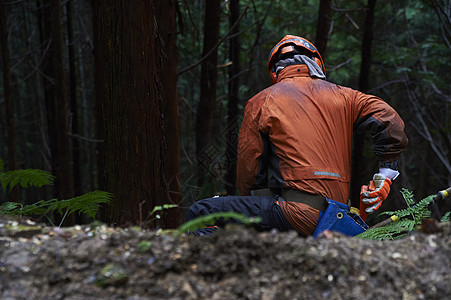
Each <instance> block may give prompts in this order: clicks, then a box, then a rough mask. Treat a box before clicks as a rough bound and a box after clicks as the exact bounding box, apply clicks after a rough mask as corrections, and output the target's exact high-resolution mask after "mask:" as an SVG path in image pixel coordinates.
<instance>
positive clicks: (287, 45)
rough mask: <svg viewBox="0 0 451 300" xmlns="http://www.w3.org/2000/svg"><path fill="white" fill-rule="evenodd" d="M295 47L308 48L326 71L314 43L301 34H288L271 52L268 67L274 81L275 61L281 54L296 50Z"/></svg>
mask: <svg viewBox="0 0 451 300" xmlns="http://www.w3.org/2000/svg"><path fill="white" fill-rule="evenodd" d="M295 48H298V49H299V48H301V49H302V50H307V51H308V52H310V53H311V54H312V56H313V59H314V60H315V62H316V63H317V64H318V66H320V68H321V69H322V70H323V72H324V73H326V69H325V67H324V62H323V59H322V57H321V55H320V54H319V52H318V50H317V49H316V47H315V46H314V45H313V44H312V43H310V42H309V41H308V40H306V39H304V38H302V37H299V36H295V35H286V36H284V38H283V39H282V40H281V41H280V42H278V43H277V45H275V46H274V48H272V50H271V52H269V57H268V69H269V73H270V74H271V79H272V82H273V83H276V81H277V75H276V69H275V63H276V62H277V61H278V58H279V57H280V55H281V54H285V53H289V52H293V51H295Z"/></svg>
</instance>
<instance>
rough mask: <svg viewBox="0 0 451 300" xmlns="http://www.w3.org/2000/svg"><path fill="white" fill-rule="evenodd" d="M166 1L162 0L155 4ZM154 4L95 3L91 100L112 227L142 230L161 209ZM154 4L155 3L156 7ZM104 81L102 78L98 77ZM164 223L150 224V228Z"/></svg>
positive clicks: (164, 189)
mask: <svg viewBox="0 0 451 300" xmlns="http://www.w3.org/2000/svg"><path fill="white" fill-rule="evenodd" d="M160 1H165V0H160ZM156 3H157V1H156V0H154V1H127V0H108V1H106V0H94V2H93V8H94V20H95V30H94V31H95V35H96V38H95V53H96V54H95V58H96V78H97V79H96V84H98V83H103V84H102V85H100V86H99V85H97V86H96V89H98V92H96V96H97V97H98V99H97V100H98V101H100V102H99V103H103V106H104V111H103V112H104V120H105V151H104V156H105V174H106V189H107V191H109V192H111V193H113V194H114V200H113V202H112V204H111V205H110V207H109V209H108V220H109V222H110V223H111V224H113V225H129V224H130V225H131V224H135V225H144V223H145V222H146V220H148V217H149V213H150V211H151V210H152V209H153V207H155V206H157V205H163V204H164V201H165V199H167V192H168V188H167V186H166V182H165V178H164V161H165V154H166V153H165V147H164V132H163V128H164V126H163V125H164V122H163V116H162V112H163V105H162V101H163V98H162V96H163V92H162V84H161V76H160V75H161V73H160V71H162V69H161V66H162V63H161V62H162V60H163V54H164V53H162V49H161V44H160V35H159V32H158V28H157V23H156V15H155V13H156V11H155V7H154V5H155V4H156ZM157 4H158V3H157ZM101 76H103V79H99V77H101ZM157 225H158V226H161V225H163V226H164V224H156V223H152V224H149V226H151V227H155V226H157Z"/></svg>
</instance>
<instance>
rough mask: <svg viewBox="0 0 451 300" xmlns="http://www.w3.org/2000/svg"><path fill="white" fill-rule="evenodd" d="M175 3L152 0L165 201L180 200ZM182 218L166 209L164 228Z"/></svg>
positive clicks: (175, 211)
mask: <svg viewBox="0 0 451 300" xmlns="http://www.w3.org/2000/svg"><path fill="white" fill-rule="evenodd" d="M176 5H177V1H175V0H165V1H156V2H155V13H156V16H157V22H158V26H159V27H158V28H159V30H160V32H161V35H160V36H161V39H162V44H161V46H162V52H163V53H164V56H163V58H162V59H163V61H162V72H161V73H160V79H161V87H162V97H163V99H164V101H163V115H164V139H165V142H166V155H165V160H164V175H165V178H166V182H167V185H168V195H167V196H168V197H167V199H166V200H165V203H169V204H177V205H178V204H180V202H181V198H182V197H181V188H180V149H179V148H180V129H179V111H178V102H177V47H176V32H177V25H176ZM180 222H181V212H180V209H179V208H176V209H175V208H173V209H170V210H168V211H165V212H164V214H163V223H164V224H165V225H166V227H167V228H176V227H177V226H178V225H180Z"/></svg>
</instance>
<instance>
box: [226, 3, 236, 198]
mask: <svg viewBox="0 0 451 300" xmlns="http://www.w3.org/2000/svg"><path fill="white" fill-rule="evenodd" d="M229 7H230V14H229V26H230V27H232V26H233V25H234V24H235V22H237V21H238V18H239V15H240V1H239V0H231V1H230V3H229ZM238 32H239V26H238V25H236V26H235V28H234V29H233V30H232V32H231V35H232V38H230V42H229V58H230V61H231V62H232V65H231V66H230V67H229V99H228V103H227V147H226V159H227V174H226V177H225V188H226V191H227V194H228V195H235V193H236V163H237V145H238V120H237V117H238V102H239V98H238V91H239V85H240V81H239V77H238V74H239V72H240V40H239V35H238Z"/></svg>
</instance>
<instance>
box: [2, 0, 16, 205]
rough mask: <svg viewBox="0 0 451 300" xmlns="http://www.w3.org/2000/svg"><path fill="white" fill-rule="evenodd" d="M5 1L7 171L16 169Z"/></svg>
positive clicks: (3, 17) (13, 197)
mask: <svg viewBox="0 0 451 300" xmlns="http://www.w3.org/2000/svg"><path fill="white" fill-rule="evenodd" d="M6 15H7V14H6V7H5V1H1V2H0V22H1V23H0V43H1V51H2V62H3V89H4V97H5V118H6V135H7V140H8V142H7V144H8V169H9V170H16V169H17V158H16V129H15V120H14V102H13V97H12V88H11V68H10V64H9V48H8V27H7V23H6ZM19 200H20V199H19V190H18V187H15V188H14V189H13V190H12V191H11V201H16V202H18V201H19Z"/></svg>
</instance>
